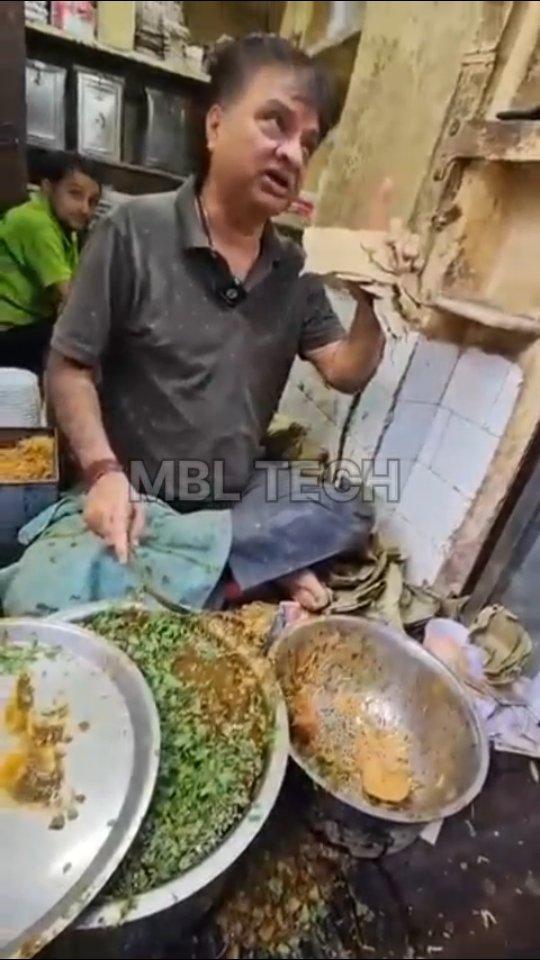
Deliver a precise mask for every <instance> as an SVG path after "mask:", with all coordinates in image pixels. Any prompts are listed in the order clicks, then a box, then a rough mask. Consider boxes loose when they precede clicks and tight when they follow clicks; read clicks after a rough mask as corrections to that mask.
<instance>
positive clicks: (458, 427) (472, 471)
mask: <svg viewBox="0 0 540 960" xmlns="http://www.w3.org/2000/svg"><path fill="white" fill-rule="evenodd" d="M498 445H499V438H498V437H494V436H493V435H492V434H491V433H488V432H487V430H484V429H483V428H482V427H478V426H477V425H476V424H475V423H471V422H470V421H469V420H464V419H463V417H458V416H456V415H455V414H451V416H450V420H449V421H448V424H447V427H446V429H445V431H444V434H443V436H442V437H441V441H440V443H439V446H438V448H437V451H436V453H435V455H434V457H433V459H432V461H431V469H432V470H433V473H435V474H436V475H437V476H438V477H442V478H443V479H444V480H445V481H446V482H447V483H449V484H450V485H451V486H452V487H454V488H455V489H456V490H459V491H460V492H461V493H463V494H464V495H465V496H466V497H468V498H469V499H471V500H472V498H473V497H474V496H475V494H476V493H477V492H478V490H479V488H480V485H481V483H482V481H483V479H484V477H485V475H486V473H487V471H488V469H489V465H490V463H491V461H492V459H493V456H494V454H495V451H496V449H497V447H498Z"/></svg>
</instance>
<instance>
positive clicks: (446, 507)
mask: <svg viewBox="0 0 540 960" xmlns="http://www.w3.org/2000/svg"><path fill="white" fill-rule="evenodd" d="M469 505H470V500H469V498H468V497H466V496H465V494H463V493H461V492H460V491H459V490H456V489H455V488H454V487H452V486H451V485H450V483H448V482H447V481H446V480H445V479H443V478H442V477H440V476H437V475H436V474H435V473H433V471H432V470H429V469H428V468H427V467H424V465H423V464H422V463H415V465H414V467H413V469H412V470H411V473H410V474H409V478H408V480H407V483H406V484H405V489H404V491H403V497H402V499H401V503H400V505H399V507H398V508H397V511H396V512H397V513H399V514H400V515H401V516H402V517H403V518H404V519H405V520H408V521H409V523H411V524H412V525H413V527H414V528H415V529H416V530H418V532H419V533H421V534H422V535H423V536H424V537H427V538H428V539H429V540H431V541H433V543H435V544H437V545H439V546H441V547H442V545H443V544H444V543H445V542H446V540H448V538H449V537H451V535H452V534H453V533H454V531H455V530H456V529H457V527H458V526H459V525H460V523H461V522H462V520H463V519H464V517H465V514H466V512H467V510H468V508H469Z"/></svg>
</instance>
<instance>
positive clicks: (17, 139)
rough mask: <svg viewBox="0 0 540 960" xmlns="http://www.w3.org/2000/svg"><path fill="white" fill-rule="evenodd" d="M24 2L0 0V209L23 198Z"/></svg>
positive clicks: (24, 109)
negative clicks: (0, 1)
mask: <svg viewBox="0 0 540 960" xmlns="http://www.w3.org/2000/svg"><path fill="white" fill-rule="evenodd" d="M25 58H26V44H25V37H24V3H16V2H11V0H3V2H2V3H0V211H1V210H4V209H6V208H7V207H10V206H13V204H15V203H19V202H20V201H22V200H24V199H25V198H26V189H27V188H26V183H27V176H26V151H25V141H26V104H25V69H24V66H25Z"/></svg>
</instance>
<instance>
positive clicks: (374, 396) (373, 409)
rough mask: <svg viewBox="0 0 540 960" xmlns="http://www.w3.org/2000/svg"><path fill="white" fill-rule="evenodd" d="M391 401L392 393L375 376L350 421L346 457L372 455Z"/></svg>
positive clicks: (390, 406)
mask: <svg viewBox="0 0 540 960" xmlns="http://www.w3.org/2000/svg"><path fill="white" fill-rule="evenodd" d="M392 403H393V396H392V394H391V393H389V392H388V390H386V388H385V387H384V386H383V385H382V384H381V383H380V382H379V379H378V377H375V378H374V379H373V380H372V381H371V383H370V384H368V386H367V387H366V389H365V391H364V393H363V395H362V398H361V400H360V403H359V405H358V407H357V410H356V413H355V415H354V418H353V421H352V423H351V426H350V429H349V433H348V437H347V442H346V444H345V451H344V453H345V456H346V457H349V458H351V459H354V458H355V457H360V458H362V457H373V456H374V454H375V450H376V448H377V443H378V440H379V437H380V435H381V433H382V431H383V428H384V424H385V422H386V418H387V417H388V415H389V413H390V410H391V408H392Z"/></svg>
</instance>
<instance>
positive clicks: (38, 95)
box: [26, 60, 66, 150]
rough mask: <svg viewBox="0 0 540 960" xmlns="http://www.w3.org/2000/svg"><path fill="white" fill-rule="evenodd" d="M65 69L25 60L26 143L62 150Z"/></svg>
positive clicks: (63, 140) (38, 61) (64, 136)
mask: <svg viewBox="0 0 540 960" xmlns="http://www.w3.org/2000/svg"><path fill="white" fill-rule="evenodd" d="M65 89H66V70H65V69H64V67H57V66H55V65H54V64H52V63H43V62H42V61H41V60H27V61H26V139H27V140H28V143H33V144H36V146H40V147H48V148H49V149H53V150H63V149H64V148H65V145H66V131H65Z"/></svg>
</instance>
